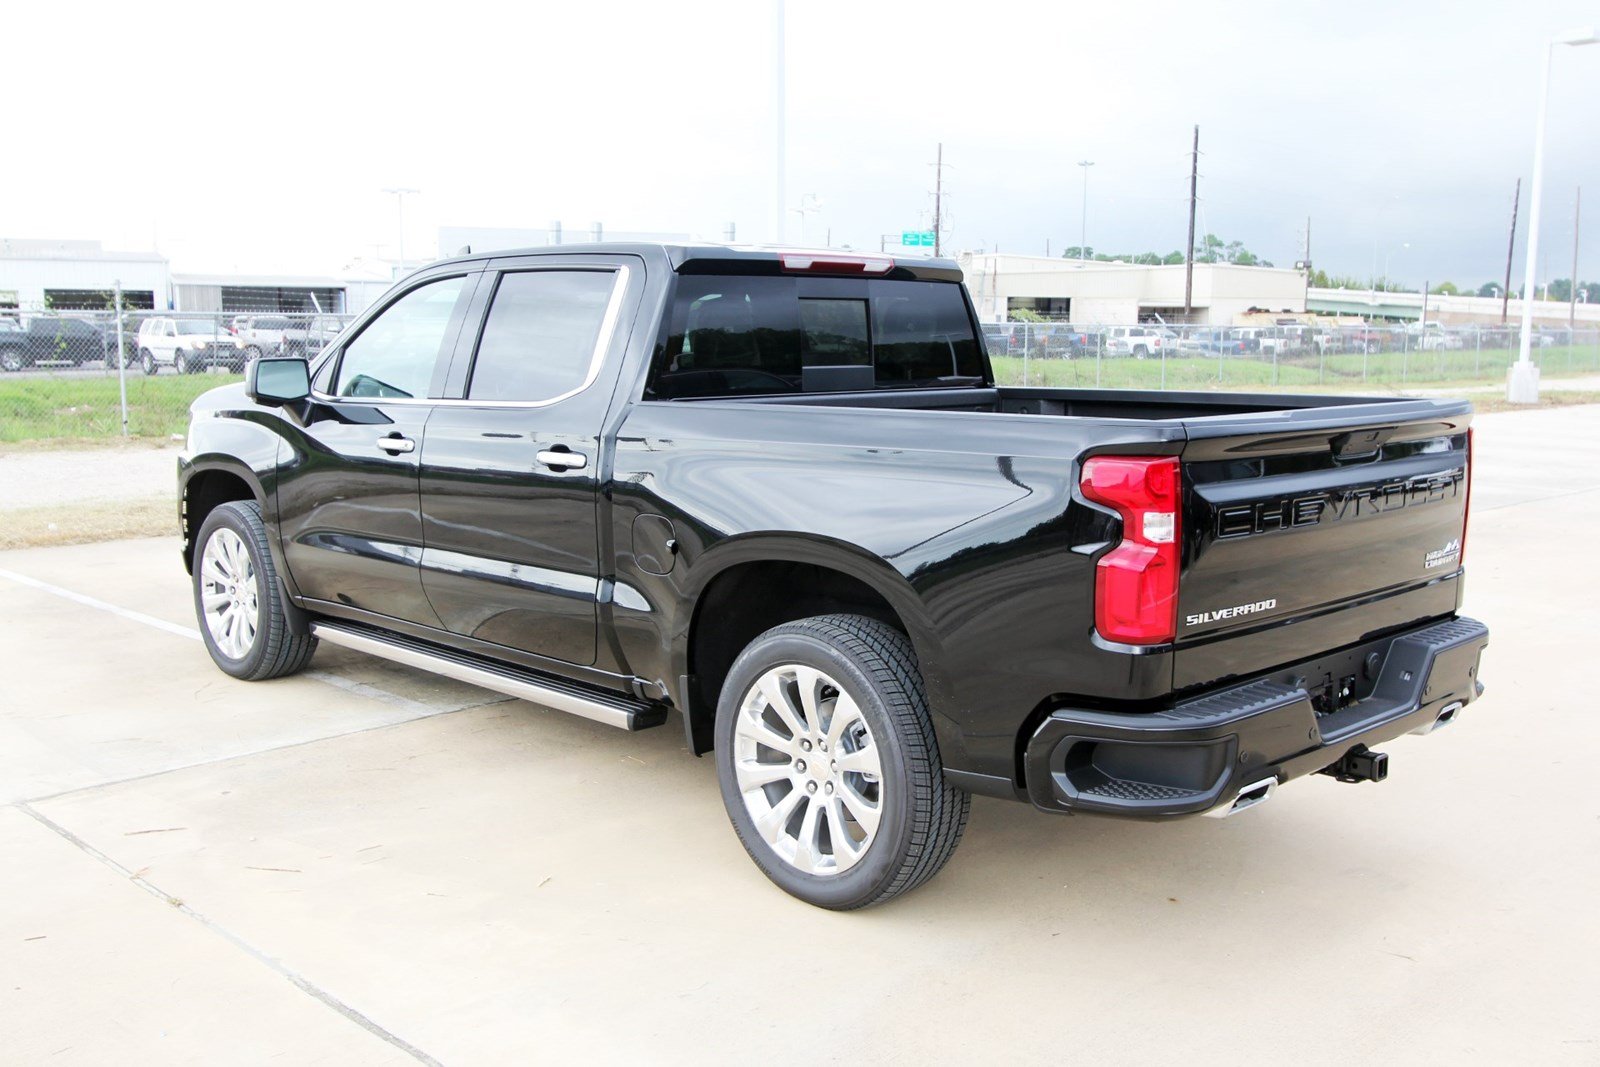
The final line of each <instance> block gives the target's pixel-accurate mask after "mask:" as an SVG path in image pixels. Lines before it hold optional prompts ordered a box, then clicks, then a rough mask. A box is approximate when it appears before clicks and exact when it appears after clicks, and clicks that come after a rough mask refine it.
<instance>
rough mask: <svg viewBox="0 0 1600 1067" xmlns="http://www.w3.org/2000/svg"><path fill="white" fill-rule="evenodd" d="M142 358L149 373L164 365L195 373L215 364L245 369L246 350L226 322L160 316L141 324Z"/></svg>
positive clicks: (140, 359)
mask: <svg viewBox="0 0 1600 1067" xmlns="http://www.w3.org/2000/svg"><path fill="white" fill-rule="evenodd" d="M139 362H140V364H141V365H142V366H143V367H144V372H145V373H146V374H154V373H156V371H158V370H160V369H161V368H162V367H164V366H166V367H171V368H172V369H173V370H175V371H177V372H178V373H179V374H194V373H196V372H199V371H203V370H205V369H206V368H207V367H210V366H213V365H215V364H221V365H222V366H225V367H227V368H228V369H229V370H233V371H239V370H243V369H244V364H245V351H244V346H243V345H241V344H240V343H239V339H238V338H237V337H235V336H234V335H233V334H232V333H231V332H229V330H228V328H227V327H226V326H221V325H219V324H217V323H215V322H213V321H211V320H210V319H171V318H159V317H158V318H153V319H145V320H144V322H142V323H140V324H139Z"/></svg>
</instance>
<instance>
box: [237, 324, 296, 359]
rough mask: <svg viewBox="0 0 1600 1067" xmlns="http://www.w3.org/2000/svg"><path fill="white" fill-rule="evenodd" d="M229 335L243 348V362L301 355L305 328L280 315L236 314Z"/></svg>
mask: <svg viewBox="0 0 1600 1067" xmlns="http://www.w3.org/2000/svg"><path fill="white" fill-rule="evenodd" d="M233 333H234V336H235V337H237V338H238V339H239V343H240V344H242V345H243V346H244V355H245V359H246V360H252V359H258V358H260V357H261V356H263V355H304V354H305V352H304V348H305V344H304V342H305V327H304V326H303V325H302V324H300V323H297V322H295V321H294V320H293V319H289V318H285V317H284V316H282V315H236V316H234V319H233ZM291 339H292V342H293V343H292V344H291Z"/></svg>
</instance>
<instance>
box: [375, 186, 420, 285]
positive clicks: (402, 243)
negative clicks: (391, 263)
mask: <svg viewBox="0 0 1600 1067" xmlns="http://www.w3.org/2000/svg"><path fill="white" fill-rule="evenodd" d="M384 192H386V193H389V194H390V195H391V196H393V197H394V210H395V226H396V229H395V257H396V258H397V259H398V260H399V266H398V269H397V270H396V272H395V273H396V274H397V275H404V274H405V272H406V197H407V196H408V195H410V196H415V195H417V194H418V193H420V192H422V190H421V189H385V190H384Z"/></svg>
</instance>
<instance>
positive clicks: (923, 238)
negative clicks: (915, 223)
mask: <svg viewBox="0 0 1600 1067" xmlns="http://www.w3.org/2000/svg"><path fill="white" fill-rule="evenodd" d="M900 243H901V244H902V245H904V246H906V247H907V248H920V247H922V246H924V245H926V246H927V247H928V248H932V247H933V231H932V230H903V231H901V233H900Z"/></svg>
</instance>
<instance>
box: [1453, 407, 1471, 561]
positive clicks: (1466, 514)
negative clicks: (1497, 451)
mask: <svg viewBox="0 0 1600 1067" xmlns="http://www.w3.org/2000/svg"><path fill="white" fill-rule="evenodd" d="M1471 520H1472V427H1470V426H1468V427H1467V500H1466V503H1465V504H1464V505H1463V506H1462V508H1461V551H1460V552H1459V553H1458V554H1457V555H1456V566H1457V567H1465V566H1466V565H1467V526H1468V524H1469V523H1470V522H1471Z"/></svg>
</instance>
